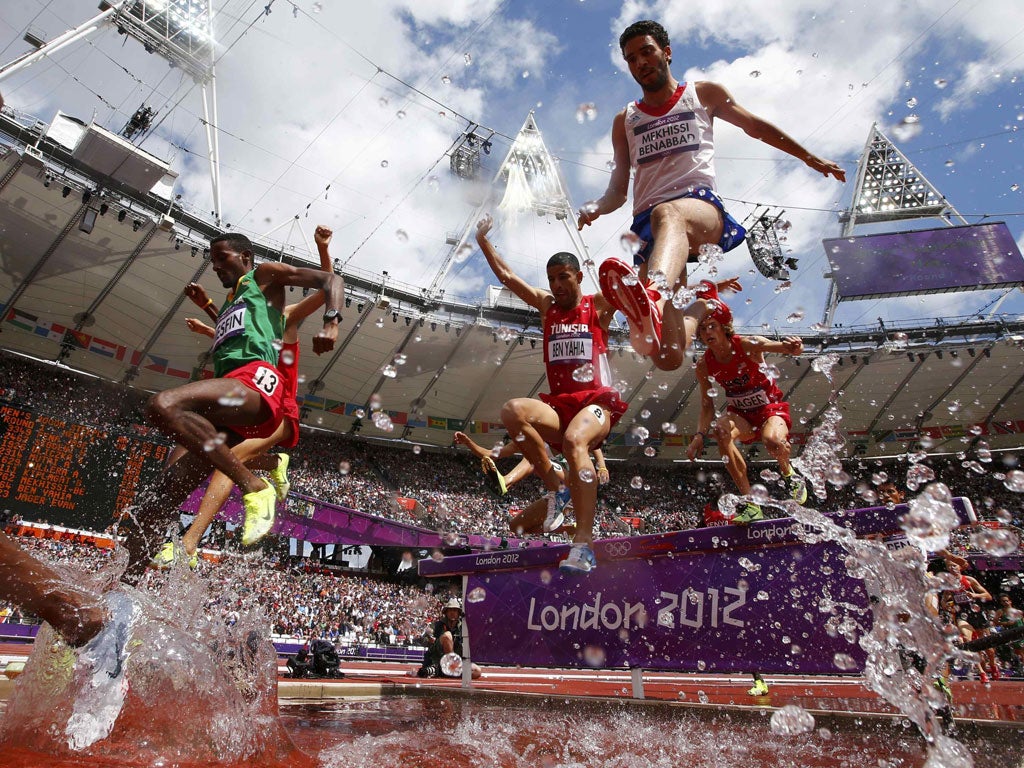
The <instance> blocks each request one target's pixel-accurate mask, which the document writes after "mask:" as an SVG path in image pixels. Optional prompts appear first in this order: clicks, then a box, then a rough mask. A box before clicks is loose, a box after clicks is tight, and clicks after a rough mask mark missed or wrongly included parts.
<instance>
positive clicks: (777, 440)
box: [761, 435, 789, 456]
mask: <svg viewBox="0 0 1024 768" xmlns="http://www.w3.org/2000/svg"><path fill="white" fill-rule="evenodd" d="M761 441H762V442H763V443H764V449H765V450H766V451H768V453H769V454H770V455H772V456H780V455H782V454H785V453H786V452H787V451H788V450H789V440H787V439H786V438H785V436H783V435H765V436H764V437H763V438H762V440H761Z"/></svg>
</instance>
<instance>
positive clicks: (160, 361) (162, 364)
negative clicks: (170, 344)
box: [144, 353, 167, 373]
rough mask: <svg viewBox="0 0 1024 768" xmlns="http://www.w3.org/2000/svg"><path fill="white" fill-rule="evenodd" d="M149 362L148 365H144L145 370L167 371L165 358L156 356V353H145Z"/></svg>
mask: <svg viewBox="0 0 1024 768" xmlns="http://www.w3.org/2000/svg"><path fill="white" fill-rule="evenodd" d="M146 357H148V358H149V359H150V360H152V361H153V362H151V363H150V364H149V365H147V366H144V367H145V369H146V370H147V371H155V372H156V373H167V358H165V357H157V356H156V355H151V354H149V353H147V354H146Z"/></svg>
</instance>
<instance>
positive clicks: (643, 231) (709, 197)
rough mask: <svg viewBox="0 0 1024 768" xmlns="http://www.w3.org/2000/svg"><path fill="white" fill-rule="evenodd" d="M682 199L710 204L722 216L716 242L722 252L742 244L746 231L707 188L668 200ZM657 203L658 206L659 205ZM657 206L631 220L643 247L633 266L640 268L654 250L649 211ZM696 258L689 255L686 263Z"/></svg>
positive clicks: (634, 258) (632, 227) (631, 228)
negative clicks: (690, 198) (687, 198)
mask: <svg viewBox="0 0 1024 768" xmlns="http://www.w3.org/2000/svg"><path fill="white" fill-rule="evenodd" d="M684 197H692V198H694V199H695V200H704V201H705V202H708V203H711V204H712V205H713V206H715V208H717V209H718V210H719V211H720V212H721V214H722V237H721V238H720V239H719V241H718V246H719V247H720V248H721V249H722V250H723V251H731V250H732V249H733V248H735V247H736V246H737V245H739V244H740V243H742V242H743V238H744V237H746V236H747V230H745V229H744V228H743V226H742V225H741V224H740V223H739V222H738V221H736V219H734V218H733V217H732V216H731V215H730V214H729V212H728V211H727V210H725V205H724V204H723V203H722V200H721V198H720V197H719V196H718V195H716V194H715V193H714V192H712V191H711V190H710V189H709V188H707V187H697V188H696V189H693V190H690V191H689V192H686V193H684V194H682V195H679V196H678V197H673V198H670V200H680V199H682V198H684ZM662 202H665V203H667V202H669V200H663V201H662ZM660 204H661V203H659V204H658V205H660ZM657 207H658V206H656V205H655V206H651V207H650V208H648V209H647V210H646V211H644V212H643V213H641V214H639V215H638V216H636V217H635V218H634V219H633V226H631V227H630V230H632V231H633V232H634V233H635V234H636V236H637V237H639V238H640V241H641V242H642V243H643V245H641V246H640V250H639V251H637V252H636V255H635V256H633V264H634V265H636V266H640V265H641V264H643V263H644V262H645V261H647V259H648V258H650V255H651V251H652V250H653V249H654V232H653V231H652V230H651V211H653V210H654V209H655V208H657ZM696 260H697V257H696V255H694V254H690V257H689V259H688V261H696Z"/></svg>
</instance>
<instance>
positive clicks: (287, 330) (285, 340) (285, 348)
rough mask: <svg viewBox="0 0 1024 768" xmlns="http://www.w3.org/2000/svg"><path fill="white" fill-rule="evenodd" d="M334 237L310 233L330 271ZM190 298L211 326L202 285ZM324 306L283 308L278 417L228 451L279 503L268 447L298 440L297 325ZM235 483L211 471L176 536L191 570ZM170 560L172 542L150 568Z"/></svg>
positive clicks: (275, 466) (280, 474) (281, 475)
mask: <svg viewBox="0 0 1024 768" xmlns="http://www.w3.org/2000/svg"><path fill="white" fill-rule="evenodd" d="M333 235H334V233H333V232H332V231H331V230H330V229H329V228H328V227H325V226H318V227H317V228H316V230H315V232H314V233H313V239H314V241H315V242H316V247H317V251H318V252H319V255H320V269H321V270H323V271H324V272H333V271H334V270H333V267H332V266H331V255H330V251H329V245H330V242H331V238H332V237H333ZM190 289H191V290H190V291H189V298H191V299H192V300H193V301H194V302H195V304H196V305H197V306H198V307H199V308H200V309H202V310H204V311H205V312H206V313H207V316H208V317H209V318H210V319H211V320H213V321H214V322H216V319H217V312H216V310H215V309H214V302H213V300H212V299H210V298H209V297H208V296H207V295H206V291H205V290H204V289H203V287H202V286H200V285H198V284H196V283H193V284H191V286H190ZM323 304H324V294H323V291H316V292H314V293H311V294H310V295H308V296H306V297H305V298H303V299H302V301H299V302H297V303H295V304H289V305H287V306H286V307H285V308H284V312H283V315H284V332H283V334H282V339H281V349H280V351H279V353H278V359H277V370H278V372H279V373H280V374H281V388H282V390H283V393H282V398H283V399H282V403H281V405H282V413H283V416H282V419H281V423H280V424H279V425H278V426H277V429H275V430H274V432H273V434H271V435H269V436H267V437H251V438H248V439H246V440H243V441H242V442H240V443H239V444H238V445H236V446H234V447H233V448H232V449H231V450H232V453H234V454H235V456H237V457H238V459H239V460H240V461H242V462H243V463H244V464H245V466H246V467H248V468H249V469H251V470H262V471H265V472H269V473H270V479H271V481H272V483H273V485H274V489H275V491H276V493H277V498H278V500H280V501H284V500H285V499H286V498H287V496H288V491H289V489H290V488H291V483H290V482H289V481H288V463H289V461H290V458H289V456H288V454H287V453H277V452H276V451H274V450H273V449H274V448H275V446H276V447H280V448H294V447H295V446H296V445H297V444H298V442H299V406H298V403H297V402H296V400H295V396H296V394H297V393H298V389H299V327H300V326H301V325H302V321H303V320H305V319H306V318H307V317H309V316H310V315H311V314H313V313H314V312H316V311H317V310H319V309H320V308H321V307H322V306H323ZM186 322H187V323H188V327H189V329H190V330H191V331H193V332H195V333H198V334H200V335H203V336H209V337H210V338H213V336H214V329H213V328H211V327H210V326H209V325H207V324H206V323H203V322H201V321H200V320H198V319H196V318H192V317H190V318H188V319H187V320H186ZM233 487H234V483H233V482H232V481H231V478H229V477H228V476H227V475H225V474H224V473H223V472H219V471H218V472H214V473H213V475H212V476H211V477H210V484H209V486H207V489H206V493H205V494H204V495H203V500H202V502H200V505H199V509H198V510H197V512H196V516H195V519H193V521H192V524H191V525H190V526H189V528H188V530H187V531H186V532H185V534H184V535H183V536H182V537H181V544H182V548H183V549H184V555H185V558H186V559H187V562H188V564H189V566H190V567H192V568H196V567H197V566H198V565H199V554H198V548H199V542H200V540H201V539H202V538H203V536H204V535H205V533H206V529H207V528H209V527H210V524H211V523H212V522H213V520H214V518H215V517H216V516H217V513H218V512H220V508H221V507H222V506H224V502H226V501H227V500H228V497H229V496H230V495H231V489H232V488H233ZM174 558H175V548H174V542H171V541H168V542H167V543H165V544H164V545H163V546H162V547H161V548H160V549H159V550H158V551H157V553H156V555H154V556H153V559H152V561H151V564H152V565H153V566H154V567H156V568H167V567H169V566H170V565H171V564H172V563H173V562H174Z"/></svg>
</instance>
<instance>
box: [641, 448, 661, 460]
mask: <svg viewBox="0 0 1024 768" xmlns="http://www.w3.org/2000/svg"><path fill="white" fill-rule="evenodd" d="M657 455H658V449H657V448H655V447H654V446H653V445H648V446H647V447H646V448H644V456H646V457H648V458H651V459H653V458H654V457H655V456H657Z"/></svg>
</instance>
